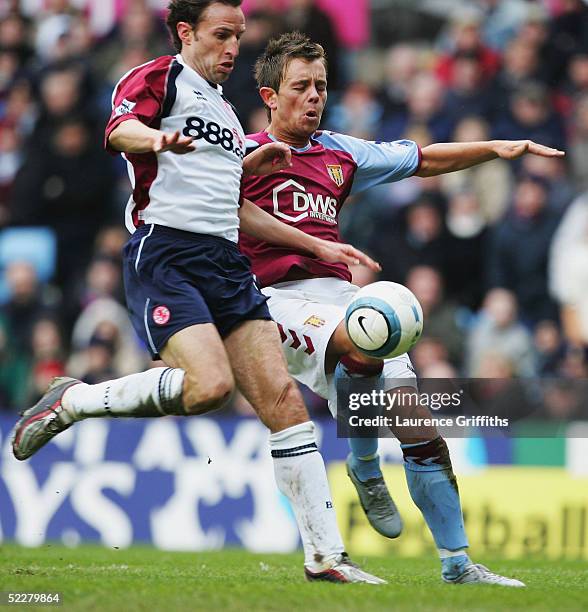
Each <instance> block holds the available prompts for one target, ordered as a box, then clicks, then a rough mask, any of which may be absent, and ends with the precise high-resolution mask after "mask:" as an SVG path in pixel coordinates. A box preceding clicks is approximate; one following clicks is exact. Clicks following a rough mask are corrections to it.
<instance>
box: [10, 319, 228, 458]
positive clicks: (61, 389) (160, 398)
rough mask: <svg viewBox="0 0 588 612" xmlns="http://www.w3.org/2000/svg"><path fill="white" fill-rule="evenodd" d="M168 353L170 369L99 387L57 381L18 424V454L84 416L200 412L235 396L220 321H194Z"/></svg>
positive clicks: (15, 442) (28, 453)
mask: <svg viewBox="0 0 588 612" xmlns="http://www.w3.org/2000/svg"><path fill="white" fill-rule="evenodd" d="M162 357H163V358H164V361H165V362H166V363H167V364H168V365H169V366H170V367H165V368H153V369H151V370H147V371H146V372H141V373H139V374H131V375H129V376H124V377H122V378H118V379H115V380H109V381H106V382H103V383H99V384H97V385H86V384H84V383H82V382H80V381H79V380H75V379H73V378H66V377H62V378H57V379H55V380H54V381H53V382H52V383H51V385H50V387H49V389H48V390H47V392H46V393H45V395H44V396H43V397H42V398H41V399H40V400H39V402H37V403H36V404H35V405H34V406H33V407H32V408H29V409H28V410H26V411H25V412H24V413H23V416H22V418H21V419H20V420H19V422H18V423H17V424H16V427H15V430H14V437H13V444H12V448H13V452H14V455H15V457H16V458H17V459H21V460H22V459H27V458H28V457H30V456H31V455H33V454H34V453H35V452H37V451H38V450H39V449H40V448H41V447H43V446H44V445H45V444H46V443H47V442H49V440H51V438H53V437H55V436H56V435H57V434H59V433H61V432H62V431H65V430H66V429H68V428H69V427H71V425H72V424H73V423H74V422H75V421H80V420H82V419H86V418H90V417H105V416H115V417H160V416H164V415H167V414H175V415H189V414H200V413H203V412H207V411H209V410H214V409H215V408H218V407H220V406H221V405H222V404H224V402H225V401H226V400H227V399H228V397H229V396H230V394H231V392H232V390H233V376H232V374H231V368H230V365H229V361H228V358H227V355H226V352H225V348H224V345H223V343H222V340H221V338H220V336H219V335H218V332H217V331H216V328H215V327H214V325H212V324H210V323H206V324H202V325H193V326H191V327H188V328H185V329H183V330H181V331H179V332H177V333H176V334H174V335H173V336H172V337H171V338H170V340H169V341H168V342H167V344H166V346H165V348H164V349H163V351H162ZM211 363H214V364H215V367H214V368H211V367H210V364H211Z"/></svg>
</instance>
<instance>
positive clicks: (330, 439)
mask: <svg viewBox="0 0 588 612" xmlns="http://www.w3.org/2000/svg"><path fill="white" fill-rule="evenodd" d="M13 424H14V419H13V418H7V417H3V418H2V419H1V420H0V435H1V440H0V442H1V448H2V454H1V459H0V539H7V540H8V539H9V540H15V541H17V542H18V543H20V544H23V545H26V546H38V545H41V544H43V543H44V542H45V541H47V540H51V541H62V542H64V543H66V544H70V545H76V544H77V543H78V542H80V541H92V540H93V541H98V542H101V543H103V544H104V545H106V546H118V547H125V546H129V545H130V544H132V543H137V542H148V543H152V544H153V545H155V546H157V547H159V548H161V549H166V550H204V549H218V548H221V547H223V546H226V545H229V546H230V545H232V546H244V547H245V548H247V549H249V550H252V551H268V552H269V551H273V552H287V551H292V550H294V549H296V548H297V546H298V543H299V537H298V530H297V528H296V524H295V522H294V517H293V515H292V513H291V510H290V507H289V505H288V503H287V501H286V500H285V498H284V497H283V496H282V495H281V494H280V492H279V491H278V489H277V487H276V484H275V480H274V475H273V465H272V459H271V456H270V453H269V448H268V441H267V438H268V431H267V429H266V428H265V427H264V426H263V425H262V424H261V423H260V422H259V421H257V420H256V419H249V418H240V419H239V418H234V419H219V420H215V419H210V418H201V417H198V418H192V419H174V418H163V419H157V420H145V421H143V420H130V419H129V420H105V419H89V420H87V421H83V422H81V423H78V424H77V425H76V426H75V427H72V428H71V429H69V430H67V431H66V432H63V433H62V434H61V435H59V436H58V437H57V438H55V439H54V440H53V441H52V442H51V443H50V444H48V445H47V446H46V447H45V448H43V449H42V450H41V451H40V452H39V453H38V454H37V455H35V456H34V457H33V458H32V459H30V460H28V461H25V462H19V461H16V460H15V459H14V458H13V457H12V453H11V450H10V430H11V428H12V426H13ZM319 431H320V432H321V434H322V435H321V437H322V438H323V441H324V442H323V444H322V448H323V453H324V454H325V456H328V457H329V458H330V459H337V460H341V459H343V458H344V457H345V453H346V443H345V441H344V440H337V438H336V435H335V431H334V423H333V422H331V421H324V422H323V423H322V426H321V427H319Z"/></svg>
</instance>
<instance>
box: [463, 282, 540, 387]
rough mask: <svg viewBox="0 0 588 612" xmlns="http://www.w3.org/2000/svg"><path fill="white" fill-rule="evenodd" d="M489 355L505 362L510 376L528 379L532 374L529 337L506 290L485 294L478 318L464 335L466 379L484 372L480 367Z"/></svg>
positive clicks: (533, 364)
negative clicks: (509, 364) (508, 365)
mask: <svg viewBox="0 0 588 612" xmlns="http://www.w3.org/2000/svg"><path fill="white" fill-rule="evenodd" d="M489 353H493V354H494V355H499V356H501V357H503V358H505V359H508V360H509V361H510V362H511V364H512V366H511V370H512V375H513V376H517V377H525V376H526V377H530V376H533V375H534V374H535V373H536V364H535V358H534V354H533V342H532V340H531V336H530V334H529V332H527V330H526V329H525V327H524V326H523V325H522V324H521V323H519V322H518V320H517V303H516V298H515V296H514V294H513V293H512V292H510V291H507V290H506V289H492V290H491V291H489V292H488V294H487V295H486V297H485V298H484V303H483V305H482V310H481V311H480V314H479V317H478V319H477V321H476V322H475V324H474V325H473V326H472V328H471V329H470V331H469V333H468V337H467V350H466V355H467V357H466V359H467V362H466V372H467V374H468V376H477V375H478V374H479V373H480V372H483V371H484V369H483V367H482V366H483V364H484V359H485V357H487V355H488V354H489Z"/></svg>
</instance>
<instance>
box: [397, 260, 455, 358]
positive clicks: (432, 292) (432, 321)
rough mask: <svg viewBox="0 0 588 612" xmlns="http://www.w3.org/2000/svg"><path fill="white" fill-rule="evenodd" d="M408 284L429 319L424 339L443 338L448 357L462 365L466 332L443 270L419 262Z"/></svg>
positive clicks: (410, 272) (411, 273)
mask: <svg viewBox="0 0 588 612" xmlns="http://www.w3.org/2000/svg"><path fill="white" fill-rule="evenodd" d="M406 286H407V287H408V288H409V289H410V290H411V291H412V292H413V293H414V294H415V296H416V297H417V299H418V300H419V302H420V303H421V306H422V308H423V315H424V318H425V321H426V322H427V325H426V326H425V327H424V329H423V335H422V338H423V340H424V339H425V338H430V339H433V340H436V341H437V342H439V343H440V344H441V345H442V346H443V347H445V349H446V351H447V359H448V361H450V363H451V364H452V365H453V366H456V367H458V368H459V367H461V363H462V359H463V348H464V334H463V331H462V329H461V327H460V323H459V313H458V309H457V308H456V306H455V304H453V303H451V302H449V301H447V300H446V299H445V298H444V295H443V291H444V287H443V278H442V276H441V274H440V273H439V272H438V271H437V270H435V268H432V267H429V266H422V265H420V266H415V267H414V268H412V269H411V270H410V271H409V273H408V276H407V277H406Z"/></svg>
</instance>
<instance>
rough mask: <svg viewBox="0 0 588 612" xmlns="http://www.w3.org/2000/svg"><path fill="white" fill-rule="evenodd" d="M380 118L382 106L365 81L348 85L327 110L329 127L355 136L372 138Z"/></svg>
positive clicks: (374, 135)
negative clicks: (337, 100)
mask: <svg viewBox="0 0 588 612" xmlns="http://www.w3.org/2000/svg"><path fill="white" fill-rule="evenodd" d="M381 118H382V108H381V106H380V104H379V103H378V101H377V100H376V96H375V95H374V93H373V91H372V90H371V88H370V87H369V86H368V85H366V84H365V83H361V82H355V83H351V84H350V85H348V86H347V87H346V89H345V91H344V92H343V94H342V96H341V98H340V101H339V102H338V103H337V102H336V103H335V104H333V107H332V108H331V111H330V112H329V119H328V123H329V127H330V128H332V129H333V130H334V131H336V132H344V133H346V134H349V135H350V136H355V137H356V138H363V139H365V140H374V139H375V138H376V135H377V128H378V125H379V123H380V120H381Z"/></svg>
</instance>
